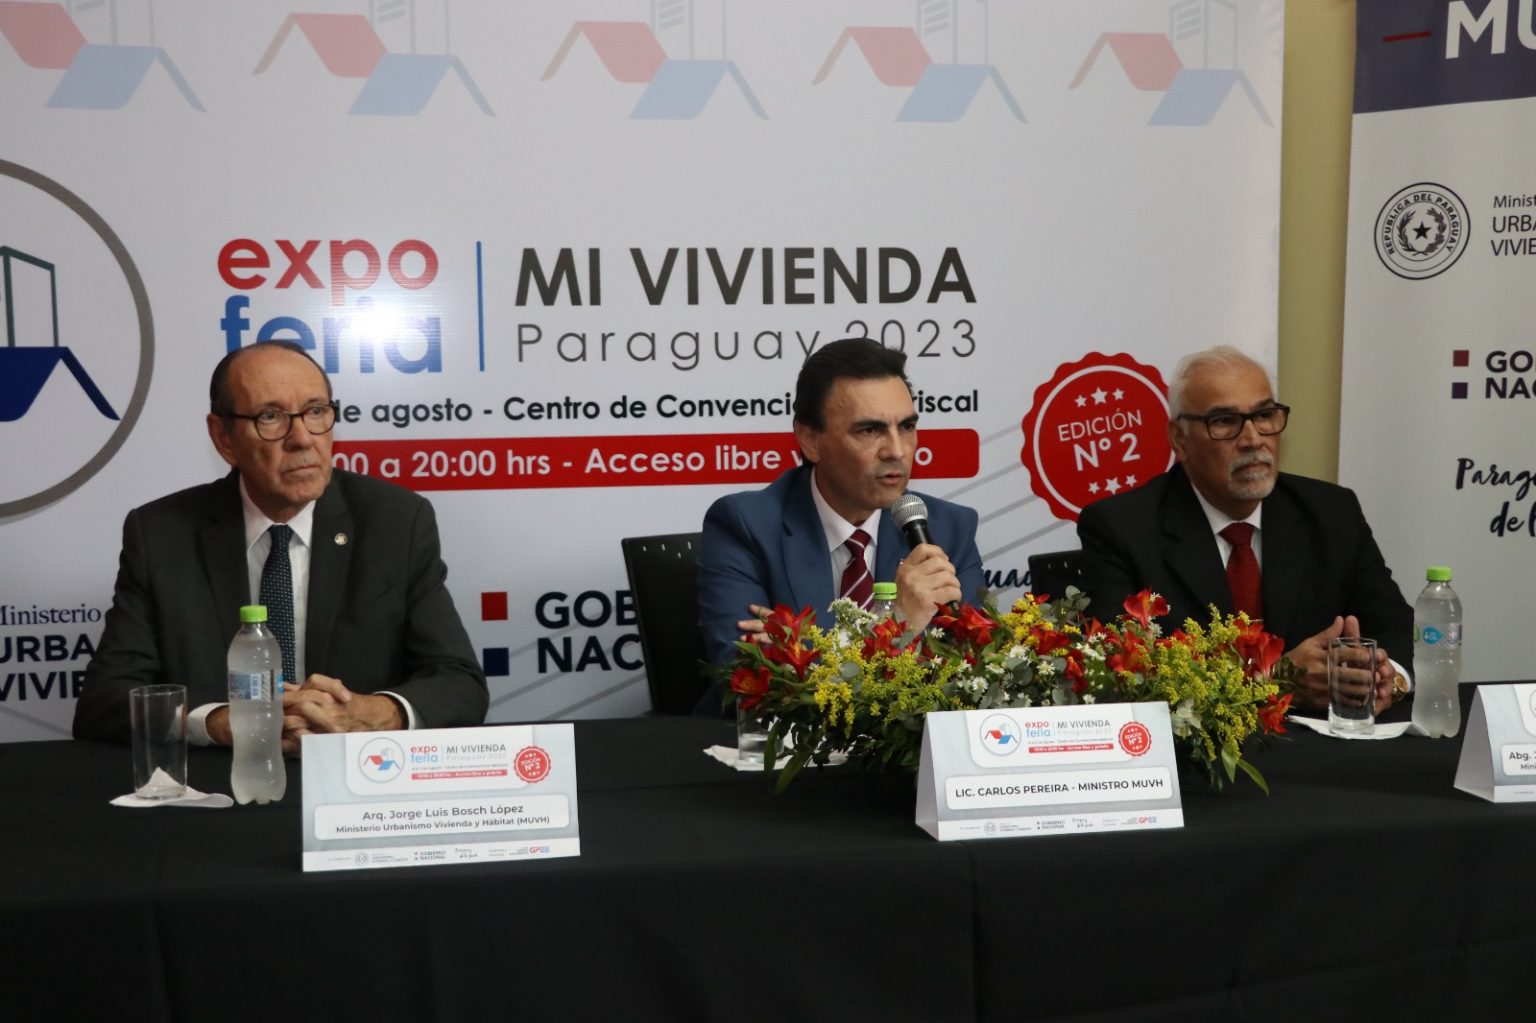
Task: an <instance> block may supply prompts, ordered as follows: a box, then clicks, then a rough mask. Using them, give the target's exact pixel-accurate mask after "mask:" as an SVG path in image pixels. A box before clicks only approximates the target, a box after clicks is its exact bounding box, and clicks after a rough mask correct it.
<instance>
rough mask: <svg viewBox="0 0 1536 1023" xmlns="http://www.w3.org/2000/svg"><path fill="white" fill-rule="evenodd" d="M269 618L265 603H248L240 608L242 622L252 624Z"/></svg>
mask: <svg viewBox="0 0 1536 1023" xmlns="http://www.w3.org/2000/svg"><path fill="white" fill-rule="evenodd" d="M266 620H267V608H266V605H265V604H247V605H245V606H244V607H242V608H241V609H240V624H241V625H250V624H252V623H254V622H264V621H266Z"/></svg>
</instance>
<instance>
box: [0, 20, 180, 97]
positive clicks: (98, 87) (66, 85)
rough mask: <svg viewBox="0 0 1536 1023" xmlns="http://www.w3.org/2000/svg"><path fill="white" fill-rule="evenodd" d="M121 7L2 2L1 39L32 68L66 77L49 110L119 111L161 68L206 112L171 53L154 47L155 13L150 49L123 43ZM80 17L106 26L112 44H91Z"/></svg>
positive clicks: (178, 88)
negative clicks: (119, 26)
mask: <svg viewBox="0 0 1536 1023" xmlns="http://www.w3.org/2000/svg"><path fill="white" fill-rule="evenodd" d="M146 2H148V0H146ZM117 8H118V4H117V0H69V5H68V7H67V8H66V7H65V5H64V4H59V3H33V2H21V0H0V35H3V36H5V39H6V41H7V42H8V43H10V44H11V48H12V49H13V50H15V51H16V56H18V57H20V58H21V60H22V62H23V63H25V64H26V65H27V66H28V67H34V68H38V69H39V70H44V71H62V72H64V76H63V77H62V78H60V79H59V84H58V86H57V87H56V88H55V89H54V90H53V95H52V96H50V97H49V98H48V106H50V107H57V108H63V109H75V110H119V109H121V108H122V107H124V106H126V105H127V104H128V101H129V100H131V99H132V98H133V95H134V93H135V92H137V91H138V88H139V86H140V85H141V84H142V83H143V82H144V79H145V77H146V76H147V75H148V74H149V73H150V71H151V69H153V68H155V67H159V68H160V69H161V70H162V71H163V72H164V74H165V75H166V76H167V77H168V78H169V79H170V82H171V84H172V85H174V86H175V87H176V89H177V90H178V91H179V92H180V93H181V95H182V97H183V98H184V99H185V100H186V101H187V104H188V105H189V106H191V107H192V109H194V110H202V109H203V104H202V103H201V102H200V101H199V100H198V98H197V95H196V94H195V93H193V91H192V87H191V86H190V85H189V84H187V80H186V78H185V77H183V76H182V73H181V71H180V70H179V69H178V68H177V67H176V63H175V61H173V60H171V57H170V54H168V53H166V52H165V50H163V49H162V48H160V47H159V46H156V45H155V35H154V24H155V22H154V15H153V13H152V12H151V14H150V16H149V18H148V28H147V33H148V37H149V44H148V45H147V46H146V45H129V44H126V43H119V42H118V9H117ZM75 15H80V16H81V19H82V21H83V20H85V19H87V18H88V19H90V20H91V21H92V22H96V21H104V22H105V23H106V26H105V27H106V29H107V32H108V33H109V38H110V42H107V43H91V42H87V41H86V34H85V33H84V32H83V31H81V24H80V23H79V22H77V21H76V19H75ZM92 27H94V26H92Z"/></svg>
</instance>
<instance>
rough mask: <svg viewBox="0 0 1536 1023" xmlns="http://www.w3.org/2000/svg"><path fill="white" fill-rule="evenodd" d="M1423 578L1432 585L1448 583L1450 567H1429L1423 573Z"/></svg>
mask: <svg viewBox="0 0 1536 1023" xmlns="http://www.w3.org/2000/svg"><path fill="white" fill-rule="evenodd" d="M1424 578H1425V579H1428V580H1429V581H1430V582H1432V583H1448V582H1450V581H1451V566H1450V565H1430V566H1429V568H1428V569H1426V570H1425V572H1424Z"/></svg>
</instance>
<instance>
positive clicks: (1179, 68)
mask: <svg viewBox="0 0 1536 1023" xmlns="http://www.w3.org/2000/svg"><path fill="white" fill-rule="evenodd" d="M1240 28H1241V18H1240V16H1239V13H1238V8H1237V6H1236V5H1235V4H1231V3H1228V2H1227V0H1185V2H1183V3H1177V4H1174V5H1173V6H1172V7H1170V8H1169V9H1168V31H1167V32H1104V33H1102V34H1101V35H1100V36H1099V38H1098V39H1097V40H1095V41H1094V44H1093V46H1092V47H1091V48H1090V49H1089V51H1088V56H1087V57H1085V58H1084V59H1083V63H1082V66H1081V67H1079V68H1078V69H1077V75H1076V76H1075V77H1074V78H1073V79H1072V84H1071V85H1068V86H1067V88H1068V89H1076V88H1077V87H1078V86H1080V85H1082V84H1083V82H1084V81H1085V80H1086V79H1087V78H1088V74H1089V72H1090V71H1092V70H1093V69H1094V67H1095V66H1096V64H1097V62H1098V61H1099V59H1100V57H1102V56H1103V55H1104V54H1105V52H1106V51H1107V52H1108V54H1109V56H1110V57H1112V58H1113V59H1114V61H1115V62H1116V63H1118V64H1119V65H1120V69H1121V71H1123V72H1124V73H1125V77H1126V78H1127V79H1128V80H1129V81H1130V84H1131V85H1133V86H1135V87H1136V88H1137V89H1140V90H1142V91H1143V92H1160V93H1162V94H1163V98H1162V101H1161V102H1160V103H1158V105H1157V109H1155V110H1153V111H1152V116H1151V117H1150V118H1148V120H1147V124H1149V125H1152V126H1154V127H1186V128H1197V127H1201V126H1203V125H1207V124H1210V123H1211V121H1212V120H1213V119H1214V118H1215V117H1216V115H1217V113H1219V112H1220V111H1221V109H1222V107H1224V106H1225V105H1226V103H1227V100H1228V99H1229V98H1230V97H1231V95H1232V94H1233V92H1234V91H1235V92H1238V93H1241V94H1242V95H1243V96H1245V97H1246V98H1247V100H1248V103H1249V105H1250V106H1251V107H1252V108H1253V111H1254V113H1255V114H1256V115H1257V116H1258V118H1259V120H1260V121H1261V122H1263V123H1264V124H1266V125H1269V126H1271V127H1273V125H1274V122H1273V121H1272V120H1270V117H1269V113H1268V111H1266V110H1265V109H1264V104H1263V102H1262V101H1261V100H1260V99H1259V95H1258V93H1257V92H1255V91H1254V88H1253V83H1252V82H1250V81H1249V80H1248V76H1247V75H1246V74H1244V73H1243V71H1242V69H1241V68H1239V67H1238V66H1237V60H1238V40H1239V39H1240V38H1241V33H1240Z"/></svg>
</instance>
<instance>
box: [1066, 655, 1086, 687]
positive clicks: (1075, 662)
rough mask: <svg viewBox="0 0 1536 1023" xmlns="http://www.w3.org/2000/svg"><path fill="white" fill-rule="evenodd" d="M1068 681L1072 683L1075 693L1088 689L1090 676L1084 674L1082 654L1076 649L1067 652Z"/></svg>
mask: <svg viewBox="0 0 1536 1023" xmlns="http://www.w3.org/2000/svg"><path fill="white" fill-rule="evenodd" d="M1067 681H1069V682H1071V683H1072V691H1073V692H1074V693H1083V692H1086V691H1087V689H1088V678H1087V676H1085V675H1084V674H1083V662H1082V655H1081V654H1079V653H1078V652H1077V651H1076V650H1073V651H1070V652H1068V654H1067Z"/></svg>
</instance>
